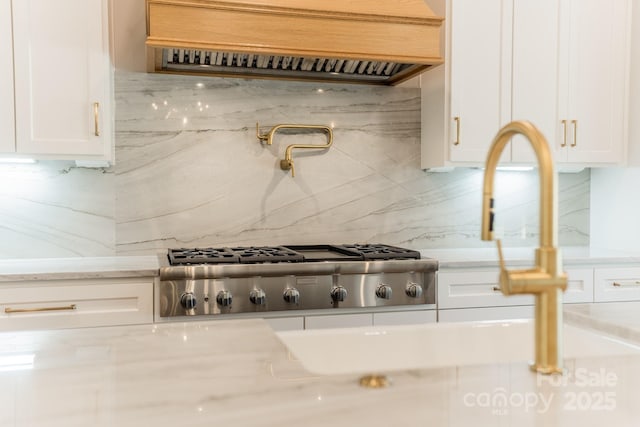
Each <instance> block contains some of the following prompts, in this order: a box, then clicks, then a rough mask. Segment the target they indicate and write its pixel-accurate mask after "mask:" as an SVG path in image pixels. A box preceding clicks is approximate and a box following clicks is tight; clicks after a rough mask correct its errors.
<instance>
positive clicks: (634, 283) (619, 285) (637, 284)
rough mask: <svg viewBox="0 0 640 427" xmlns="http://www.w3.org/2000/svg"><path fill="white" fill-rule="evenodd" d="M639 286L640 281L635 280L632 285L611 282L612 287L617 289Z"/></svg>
mask: <svg viewBox="0 0 640 427" xmlns="http://www.w3.org/2000/svg"><path fill="white" fill-rule="evenodd" d="M639 285H640V281H638V280H636V281H635V282H633V283H618V282H613V286H615V287H617V288H623V287H626V286H639Z"/></svg>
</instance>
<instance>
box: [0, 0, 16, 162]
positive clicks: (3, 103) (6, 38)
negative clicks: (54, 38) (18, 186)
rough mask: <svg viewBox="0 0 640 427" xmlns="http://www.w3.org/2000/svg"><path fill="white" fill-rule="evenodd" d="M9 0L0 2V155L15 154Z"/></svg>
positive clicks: (0, 0)
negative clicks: (0, 53)
mask: <svg viewBox="0 0 640 427" xmlns="http://www.w3.org/2000/svg"><path fill="white" fill-rule="evenodd" d="M11 37H12V36H11V0H0V52H2V55H0V94H1V95H0V153H13V152H15V149H16V148H15V140H16V138H15V134H14V129H15V120H14V111H13V46H12V43H11Z"/></svg>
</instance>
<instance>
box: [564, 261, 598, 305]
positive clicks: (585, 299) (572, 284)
mask: <svg viewBox="0 0 640 427" xmlns="http://www.w3.org/2000/svg"><path fill="white" fill-rule="evenodd" d="M565 272H566V273H567V290H566V291H565V292H564V297H563V301H564V302H565V303H582V304H586V303H591V302H593V268H570V269H566V270H565Z"/></svg>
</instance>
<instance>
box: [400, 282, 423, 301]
mask: <svg viewBox="0 0 640 427" xmlns="http://www.w3.org/2000/svg"><path fill="white" fill-rule="evenodd" d="M404 291H405V292H406V294H407V296H408V297H411V298H420V297H421V296H422V286H420V285H418V284H417V283H413V282H411V283H409V284H408V285H407V287H406V288H405V290H404Z"/></svg>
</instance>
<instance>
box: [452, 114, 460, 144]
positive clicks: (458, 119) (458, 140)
mask: <svg viewBox="0 0 640 427" xmlns="http://www.w3.org/2000/svg"><path fill="white" fill-rule="evenodd" d="M453 120H454V121H455V122H456V140H455V141H453V145H460V117H454V118H453Z"/></svg>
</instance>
